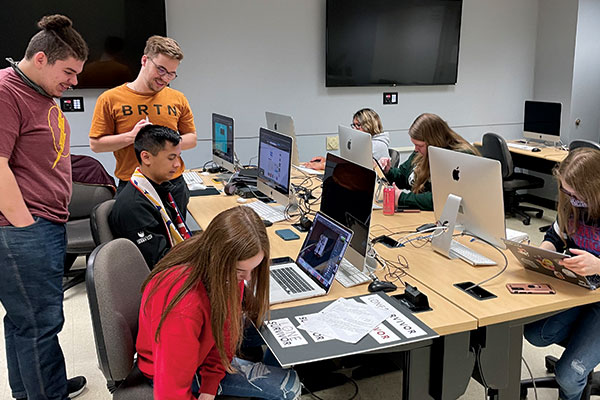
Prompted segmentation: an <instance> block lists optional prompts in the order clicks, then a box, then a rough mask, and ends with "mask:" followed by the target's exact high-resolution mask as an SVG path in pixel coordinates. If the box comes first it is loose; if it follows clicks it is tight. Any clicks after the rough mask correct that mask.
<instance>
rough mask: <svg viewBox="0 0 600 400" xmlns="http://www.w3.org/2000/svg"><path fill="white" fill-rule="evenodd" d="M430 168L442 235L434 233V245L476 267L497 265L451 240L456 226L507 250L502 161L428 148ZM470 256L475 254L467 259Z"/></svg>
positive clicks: (438, 250) (434, 207)
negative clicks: (505, 245) (505, 246)
mask: <svg viewBox="0 0 600 400" xmlns="http://www.w3.org/2000/svg"><path fill="white" fill-rule="evenodd" d="M428 151H429V168H430V171H431V187H432V189H433V190H432V191H433V210H434V213H435V218H436V220H437V221H438V225H440V226H445V227H446V228H447V229H446V230H445V231H444V232H443V233H440V232H435V233H434V235H433V239H432V246H433V248H434V250H435V251H437V252H439V253H442V254H444V255H445V256H447V257H449V258H456V257H460V258H461V259H463V260H465V261H467V262H469V263H471V264H474V265H494V264H496V263H495V262H494V261H492V260H489V259H488V260H489V261H486V262H483V261H481V259H482V258H485V257H483V256H481V255H478V254H477V253H475V252H473V251H471V250H470V249H468V248H467V249H466V250H465V247H466V246H462V245H461V244H460V243H458V242H456V241H454V240H452V235H453V233H454V229H455V226H456V225H460V226H461V227H462V230H463V232H465V233H469V234H472V235H474V236H477V237H479V238H481V239H483V240H485V241H487V242H489V243H491V244H493V245H494V246H498V247H501V248H504V243H503V242H502V239H503V238H504V237H505V234H506V230H505V224H504V222H505V220H504V200H503V192H502V172H501V165H500V162H499V161H497V160H492V159H489V158H484V157H479V156H475V155H472V154H466V153H460V152H457V151H453V150H447V149H441V148H438V147H434V146H429V148H428ZM468 253H472V254H473V253H474V254H473V256H472V257H468Z"/></svg>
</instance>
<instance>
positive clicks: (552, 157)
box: [473, 142, 569, 163]
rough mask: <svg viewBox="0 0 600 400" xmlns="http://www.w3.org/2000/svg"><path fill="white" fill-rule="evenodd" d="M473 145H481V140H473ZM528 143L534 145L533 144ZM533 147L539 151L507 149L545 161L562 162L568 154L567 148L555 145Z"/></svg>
mask: <svg viewBox="0 0 600 400" xmlns="http://www.w3.org/2000/svg"><path fill="white" fill-rule="evenodd" d="M473 145H474V146H475V147H481V142H475V143H473ZM530 145H531V146H535V145H534V144H530ZM535 147H538V148H539V149H540V150H541V151H537V152H536V151H531V150H523V149H517V148H515V147H509V148H508V150H509V151H510V152H511V153H514V154H521V155H524V156H529V157H535V158H541V159H544V160H547V161H553V162H558V163H559V162H562V160H564V159H565V158H566V157H567V155H569V152H568V151H567V150H561V149H557V148H556V147H547V146H543V145H540V146H535Z"/></svg>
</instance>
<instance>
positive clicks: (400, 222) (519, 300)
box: [372, 212, 600, 326]
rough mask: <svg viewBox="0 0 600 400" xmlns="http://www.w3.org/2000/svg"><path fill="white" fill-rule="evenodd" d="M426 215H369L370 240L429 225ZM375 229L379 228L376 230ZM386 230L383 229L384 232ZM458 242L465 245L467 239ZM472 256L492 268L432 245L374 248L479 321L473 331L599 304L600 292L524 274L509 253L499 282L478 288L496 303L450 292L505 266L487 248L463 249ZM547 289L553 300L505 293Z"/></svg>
mask: <svg viewBox="0 0 600 400" xmlns="http://www.w3.org/2000/svg"><path fill="white" fill-rule="evenodd" d="M433 220H434V216H433V213H431V212H422V213H419V214H396V215H394V216H384V215H383V214H381V213H377V214H374V215H373V225H372V226H374V228H373V229H372V233H373V234H376V235H377V234H383V233H384V231H385V230H386V228H387V229H391V230H393V231H403V230H408V229H414V227H416V226H419V225H421V224H423V223H426V222H433ZM378 224H379V225H378ZM384 225H385V228H383V226H384ZM461 241H463V243H465V244H467V242H468V239H467V238H466V237H465V238H462V239H461ZM468 245H469V246H470V247H472V248H473V249H474V250H476V251H478V252H480V253H481V254H483V255H485V256H486V257H489V258H491V259H492V260H494V261H496V262H497V263H498V265H496V266H485V267H484V266H478V267H474V266H471V265H470V264H467V263H466V262H464V261H462V260H460V259H454V260H450V259H447V258H446V257H444V256H443V255H441V254H439V253H436V252H434V251H433V249H432V247H431V244H426V245H425V246H423V247H421V248H415V247H413V246H411V245H408V246H406V247H402V248H395V249H389V248H386V247H385V246H383V245H381V244H377V245H376V247H375V248H376V250H377V252H378V253H379V254H380V255H382V256H383V257H384V258H395V257H397V256H398V255H399V254H402V255H403V256H404V257H406V259H407V260H408V262H409V269H408V274H409V275H410V276H411V277H412V278H413V279H415V280H417V281H418V282H420V283H421V284H422V285H425V286H427V287H428V288H429V289H431V290H433V291H435V292H436V293H438V294H439V295H440V296H442V297H444V298H445V299H447V300H448V301H450V302H452V303H453V304H455V305H457V306H458V307H460V308H461V309H463V310H464V311H466V312H467V313H469V314H470V315H472V316H473V317H475V318H476V319H477V321H478V326H487V325H492V324H496V323H501V322H507V321H513V320H518V319H521V318H526V317H531V316H536V315H542V314H545V313H549V312H553V311H558V310H562V309H567V308H570V307H574V306H578V305H582V304H588V303H593V302H596V301H600V290H596V291H590V290H588V289H585V288H581V287H579V286H576V285H573V284H570V283H567V282H563V281H560V280H559V279H552V278H551V277H548V276H545V275H542V274H538V273H535V272H532V271H529V270H526V269H524V268H523V267H522V266H521V265H520V264H519V262H518V261H517V260H516V259H515V257H514V256H513V255H512V253H510V252H508V251H505V252H504V254H506V256H507V258H508V268H507V270H506V271H504V273H502V274H501V275H500V276H498V277H496V278H494V279H493V280H491V281H490V282H488V283H485V284H484V285H483V287H484V288H485V289H487V290H488V291H490V292H492V293H493V294H495V295H496V296H497V297H496V298H494V299H489V300H481V301H480V300H477V299H475V298H473V297H471V296H470V295H468V294H467V293H464V292H463V291H461V290H459V289H457V288H456V287H454V286H453V284H455V283H460V282H465V281H471V282H474V283H477V282H480V281H483V280H484V279H487V278H489V277H491V276H493V275H494V274H495V273H497V272H498V271H500V269H501V268H502V267H503V266H504V258H503V257H502V256H501V255H500V253H499V252H498V251H497V250H495V249H493V248H492V247H490V246H488V245H486V244H484V243H482V242H474V243H468ZM523 282H530V283H541V282H543V283H549V284H551V285H552V287H553V288H554V289H556V294H555V295H520V294H519V295H518V294H511V293H509V292H508V290H507V289H506V287H505V285H506V284H507V283H523Z"/></svg>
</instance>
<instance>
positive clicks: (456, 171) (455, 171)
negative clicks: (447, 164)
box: [452, 167, 460, 181]
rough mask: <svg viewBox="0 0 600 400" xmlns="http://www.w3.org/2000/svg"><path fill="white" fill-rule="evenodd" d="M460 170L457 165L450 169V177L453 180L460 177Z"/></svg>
mask: <svg viewBox="0 0 600 400" xmlns="http://www.w3.org/2000/svg"><path fill="white" fill-rule="evenodd" d="M459 175H460V171H459V169H458V167H456V168H454V169H453V170H452V179H454V180H455V181H458V180H459V179H460V176H459Z"/></svg>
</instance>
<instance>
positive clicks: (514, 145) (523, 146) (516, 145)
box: [506, 142, 535, 151]
mask: <svg viewBox="0 0 600 400" xmlns="http://www.w3.org/2000/svg"><path fill="white" fill-rule="evenodd" d="M506 145H507V146H508V147H512V148H513V149H520V150H527V151H531V150H533V149H534V148H535V146H530V145H528V144H523V143H514V142H506Z"/></svg>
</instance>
